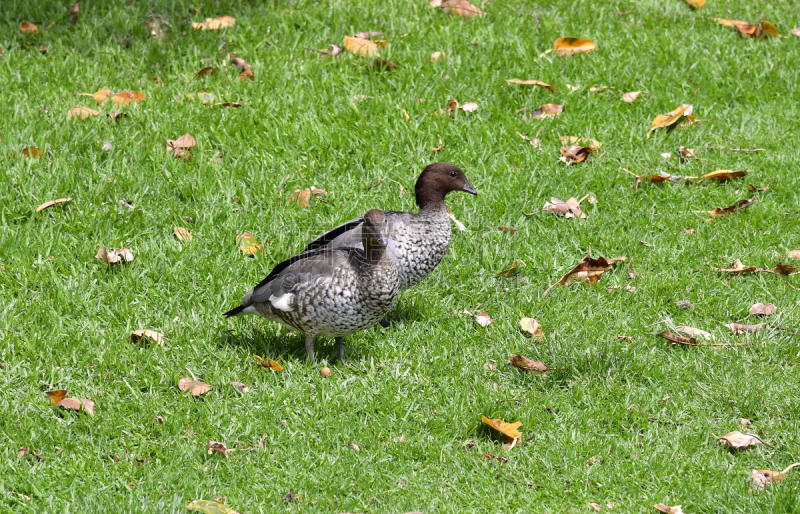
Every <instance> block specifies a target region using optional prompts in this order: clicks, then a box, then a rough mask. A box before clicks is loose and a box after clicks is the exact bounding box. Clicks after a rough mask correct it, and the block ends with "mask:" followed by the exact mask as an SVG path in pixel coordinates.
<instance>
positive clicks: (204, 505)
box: [186, 500, 239, 514]
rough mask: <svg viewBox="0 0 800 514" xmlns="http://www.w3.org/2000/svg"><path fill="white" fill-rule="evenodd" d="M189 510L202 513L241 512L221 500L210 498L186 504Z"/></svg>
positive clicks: (228, 513)
mask: <svg viewBox="0 0 800 514" xmlns="http://www.w3.org/2000/svg"><path fill="white" fill-rule="evenodd" d="M186 509H187V510H194V511H197V512H200V513H201V514H239V513H238V512H236V511H235V510H233V509H232V508H230V507H228V506H226V505H223V504H221V503H219V502H215V501H209V500H195V501H193V502H189V504H187V505H186Z"/></svg>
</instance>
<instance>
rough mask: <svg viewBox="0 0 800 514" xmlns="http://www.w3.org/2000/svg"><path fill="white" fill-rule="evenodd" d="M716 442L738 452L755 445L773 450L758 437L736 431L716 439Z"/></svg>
mask: <svg viewBox="0 0 800 514" xmlns="http://www.w3.org/2000/svg"><path fill="white" fill-rule="evenodd" d="M717 441H718V442H719V443H720V444H721V445H722V446H725V447H728V448H733V449H735V450H740V449H742V448H747V447H748V446H755V445H757V444H765V445H767V446H769V447H770V448H775V447H774V446H772V445H771V444H769V443H765V442H764V440H762V439H761V438H760V437H758V436H757V435H755V434H744V433H742V432H739V431H737V430H734V431H733V432H728V433H727V434H725V435H723V436H721V437H717Z"/></svg>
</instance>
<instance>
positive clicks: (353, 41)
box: [342, 36, 381, 57]
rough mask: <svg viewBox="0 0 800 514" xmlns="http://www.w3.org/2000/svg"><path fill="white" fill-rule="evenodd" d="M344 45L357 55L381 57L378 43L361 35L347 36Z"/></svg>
mask: <svg viewBox="0 0 800 514" xmlns="http://www.w3.org/2000/svg"><path fill="white" fill-rule="evenodd" d="M342 46H344V48H345V49H347V50H349V51H351V52H353V53H354V54H356V55H361V56H363V57H380V55H381V54H380V53H378V45H377V43H375V42H373V41H370V40H369V39H364V38H360V37H351V36H345V37H344V39H342Z"/></svg>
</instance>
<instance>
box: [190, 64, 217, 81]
mask: <svg viewBox="0 0 800 514" xmlns="http://www.w3.org/2000/svg"><path fill="white" fill-rule="evenodd" d="M218 71H219V68H214V67H213V66H206V67H205V68H200V69H199V70H197V73H195V74H194V78H196V79H199V78H202V77H205V76H206V75H213V74H214V73H216V72H218Z"/></svg>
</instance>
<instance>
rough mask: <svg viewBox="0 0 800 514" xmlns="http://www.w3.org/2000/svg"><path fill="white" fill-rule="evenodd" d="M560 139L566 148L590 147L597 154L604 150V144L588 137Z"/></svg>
mask: <svg viewBox="0 0 800 514" xmlns="http://www.w3.org/2000/svg"><path fill="white" fill-rule="evenodd" d="M559 139H560V140H561V144H562V145H564V146H572V145H580V146H588V147H589V148H591V149H592V150H594V151H595V152H596V151H598V150H600V148H602V146H603V143H601V142H600V141H597V140H596V139H591V138H588V137H579V136H561V137H560V138H559Z"/></svg>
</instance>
